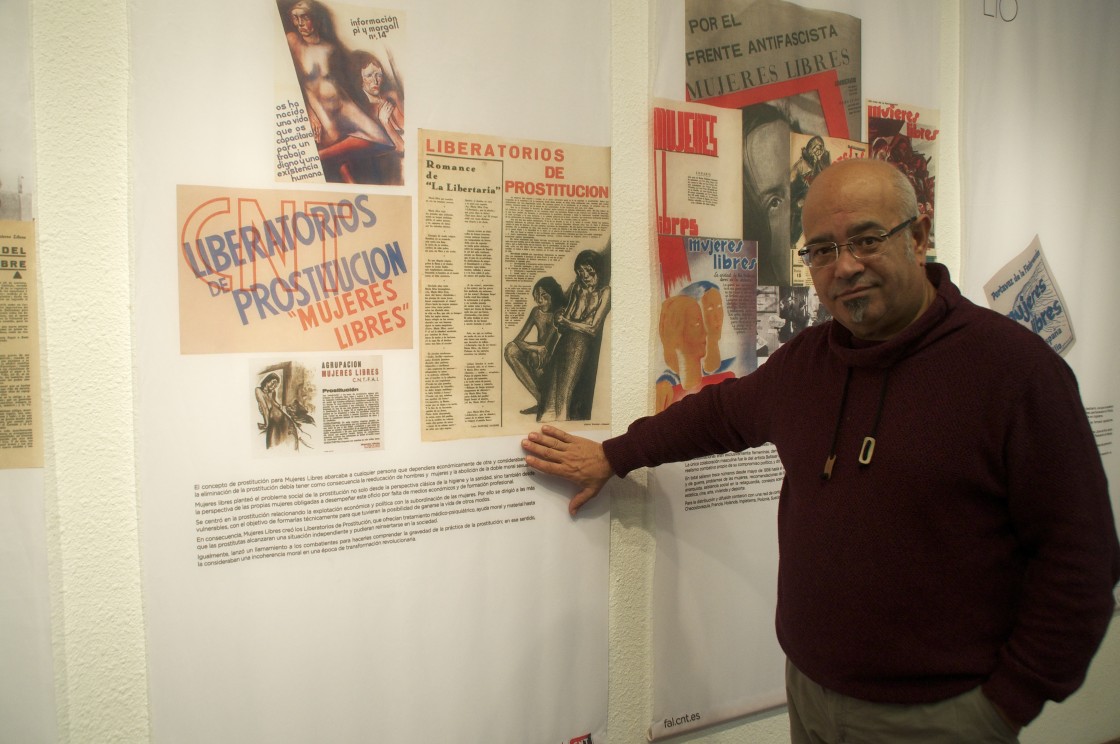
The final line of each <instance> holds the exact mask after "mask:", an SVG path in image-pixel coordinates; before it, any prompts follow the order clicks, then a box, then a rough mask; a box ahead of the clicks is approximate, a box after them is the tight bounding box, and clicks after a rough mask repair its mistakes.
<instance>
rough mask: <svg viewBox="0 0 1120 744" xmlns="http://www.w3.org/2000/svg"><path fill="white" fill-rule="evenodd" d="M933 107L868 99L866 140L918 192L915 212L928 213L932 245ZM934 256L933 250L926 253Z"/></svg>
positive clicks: (935, 117) (876, 155) (936, 117)
mask: <svg viewBox="0 0 1120 744" xmlns="http://www.w3.org/2000/svg"><path fill="white" fill-rule="evenodd" d="M938 114H939V112H938V111H937V110H935V109H926V108H919V107H917V106H910V105H906V104H897V103H885V102H883V101H868V102H867V142H868V144H869V145H870V146H871V157H873V158H878V159H880V160H886V161H887V162H890V163H894V164H895V165H896V166H897V167H898V169H899V170H901V171H902V172H903V173H905V174H906V177H907V178H909V179H910V183H911V185H913V187H914V193H915V194H917V195H918V212H919V213H920V214H928V215H929V218H930V220H931V222H933V226H932V227H931V228H930V234H929V239H930V245H931V246H933V245H934V232H935V228H936V223H937V220H936V215H935V213H934V209H933V205H934V190H935V189H934V187H935V186H936V184H937V135H938V134H940V133H941V130H940V129H939V128H938V127H939V124H938V122H939V121H940V119H941V117H940V116H939V115H938ZM929 257H930V258H933V254H932V253H930V254H929Z"/></svg>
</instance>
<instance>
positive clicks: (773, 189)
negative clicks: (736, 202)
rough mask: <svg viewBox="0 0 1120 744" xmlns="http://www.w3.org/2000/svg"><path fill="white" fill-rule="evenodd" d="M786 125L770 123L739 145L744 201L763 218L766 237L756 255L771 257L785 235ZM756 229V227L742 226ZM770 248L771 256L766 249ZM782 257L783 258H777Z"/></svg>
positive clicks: (786, 224) (787, 181) (786, 199)
mask: <svg viewBox="0 0 1120 744" xmlns="http://www.w3.org/2000/svg"><path fill="white" fill-rule="evenodd" d="M788 158H789V124H787V123H785V122H784V121H772V122H769V123H767V124H763V125H762V126H760V127H758V128H756V129H754V130H753V131H752V132H751V133H750V134H748V135H747V138H746V141H745V142H744V143H743V183H744V186H745V187H746V189H747V198H748V199H751V200H753V201H754V202H755V204H756V205H757V206H758V207H759V210H760V213H761V214H763V215H765V216H766V223H767V224H766V227H767V230H768V232H769V236H768V237H765V236H764V238H763V240H761V241H760V244H759V251H760V252H762V253H768V254H769V255H770V256H773V255H775V254H776V253H777V250H778V248H788V247H789V246H788V245H784V244H783V245H777V244H776V243H779V242H781V241H782V239H783V238H782V236H784V235H789V163H788V162H786V161H787V160H788ZM746 227H748V228H754V229H757V227H756V226H746ZM771 246H773V252H770V251H769V249H770V248H771ZM781 255H784V254H781Z"/></svg>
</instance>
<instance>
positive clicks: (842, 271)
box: [834, 245, 863, 277]
mask: <svg viewBox="0 0 1120 744" xmlns="http://www.w3.org/2000/svg"><path fill="white" fill-rule="evenodd" d="M835 267H836V268H835V269H834V273H835V274H836V275H837V276H844V277H848V276H855V275H856V274H859V273H861V272H862V271H863V264H862V263H861V262H860V260H859V259H858V258H856V254H855V253H853V252H852V247H851V246H849V245H844V246H841V247H840V248H839V249H838V250H837V252H836V261H835Z"/></svg>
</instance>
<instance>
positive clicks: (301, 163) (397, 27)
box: [276, 0, 405, 186]
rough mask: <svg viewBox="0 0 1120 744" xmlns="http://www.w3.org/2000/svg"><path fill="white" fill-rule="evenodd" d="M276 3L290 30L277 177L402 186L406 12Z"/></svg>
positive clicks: (281, 63) (313, 1) (281, 82)
mask: <svg viewBox="0 0 1120 744" xmlns="http://www.w3.org/2000/svg"><path fill="white" fill-rule="evenodd" d="M276 6H277V10H278V11H279V20H280V23H281V25H282V28H283V32H284V35H283V41H281V42H279V46H280V47H281V49H282V50H283V51H282V53H281V54H280V59H278V60H277V65H278V67H277V71H276V180H277V181H313V182H322V181H326V182H327V183H363V184H377V185H388V186H400V185H402V184H403V183H404V172H403V169H402V163H403V161H404V149H405V143H404V133H405V129H404V121H405V120H404V80H403V76H402V74H401V68H400V65H399V63H398V59H397V51H398V47H400V46H402V45H403V33H404V32H403V29H402V26H403V24H402V19H403V14H402V13H401V11H399V10H378V9H374V8H368V7H363V6H357V5H349V4H346V3H335V2H331V3H326V2H320V0H277V2H276ZM284 57H288V58H289V59H288V60H287V61H285V60H284V59H283V58H284ZM293 74H294V75H293Z"/></svg>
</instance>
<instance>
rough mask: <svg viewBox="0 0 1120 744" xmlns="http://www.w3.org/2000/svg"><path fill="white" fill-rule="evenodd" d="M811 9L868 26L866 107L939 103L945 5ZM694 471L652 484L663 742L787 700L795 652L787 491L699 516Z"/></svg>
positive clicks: (672, 56) (666, 33) (657, 475)
mask: <svg viewBox="0 0 1120 744" xmlns="http://www.w3.org/2000/svg"><path fill="white" fill-rule="evenodd" d="M800 4H801V5H804V6H805V7H810V8H813V9H819V10H827V11H838V12H841V13H846V14H849V15H852V16H856V17H857V18H859V19H860V20H861V36H862V44H861V50H862V98H863V99H864V101H867V100H879V101H888V102H894V103H898V104H909V105H911V106H917V107H921V108H925V109H938V108H939V104H938V90H939V61H940V46H939V44H940V41H939V38H938V37H939V33H938V30H939V29H940V28H941V19H940V13H941V10H940V7H939V6H938V5H936V4H933V3H926V2H921V1H920V0H911V1H909V2H890V3H885V2H875V1H874V0H820V1H819V2H805V3H800ZM657 9H658V13H657V28H656V39H657V42H658V47H657V50H656V54H657V64H656V70H655V77H654V94H655V95H656V96H658V97H663V98H669V99H675V100H684V90H685V65H684V55H685V34H686V31H685V5H684V3H680V2H669V1H668V0H661V2H659V3H658V8H657ZM747 36H749V34H747ZM745 46H746V44H745V43H744V47H745ZM864 110H865V116H864V120H865V122H866V107H864ZM862 137H863V136H862V134H861V135H860V136H858V137H857V136H853V137H852V139H862ZM654 260H656V259H654ZM654 294H655V295H656V294H657V293H656V292H655V293H654ZM658 304H659V303H658ZM651 312H654V317H656V311H651ZM724 457H725V458H726V462H725V465H724V469H725V471H726V472H728V473H731V474H733V475H737V474H738V473H740V472H742V471H743V469H744V468H747V467H748V466H747V465H744V460H743V456H735V455H727V456H724ZM774 461H775V462H776V456H775V457H774ZM687 467H690V466H686V465H684V464H678V465H663V466H661V467H660V468H657V469H656V471H655V472H654V473H653V474H652V476H651V478H650V496H651V499H652V502H653V504H654V514H655V521H656V525H657V553H656V562H655V569H654V583H653V720H652V721H651V723H650V738H651V739H652V740H658V739H661V738H668V737H672V736H676V735H680V734H683V733H686V732H688V731H694V730H698V729H702V728H706V727H709V726H713V725H716V724H719V723H721V722H724V721H727V720H730V719H734V718H738V717H742V716H746V715H749V714H751V713H755V712H758V711H760V710H764V709H766V708H771V707H774V706H778V705H781V704H783V703H784V702H785V679H784V669H785V666H784V659H785V656H784V654H783V653H782V651H781V648H780V647H779V646H778V642H777V639H776V637H775V634H774V612H775V605H776V599H777V597H776V595H777V565H778V564H777V559H778V545H777V525H776V520H777V501H776V491H777V485H778V484H777V483H769V484H768V483H764V482H761V480H754V479H752V478H750V477H747V478H743V479H742V486H741V489H740V493H741V496H742V497H743V498H742V499H741V500H740V503H733V504H730V505H724V506H720V507H719V508H717V509H688V508H686V503H685V499H684V498H683V494H684V493H685V492H686V490H687V488H688V483H689V480H688V478H689V476H688V475H687V474H686V468H687ZM751 467H753V466H751ZM698 477H700V476H698Z"/></svg>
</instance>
